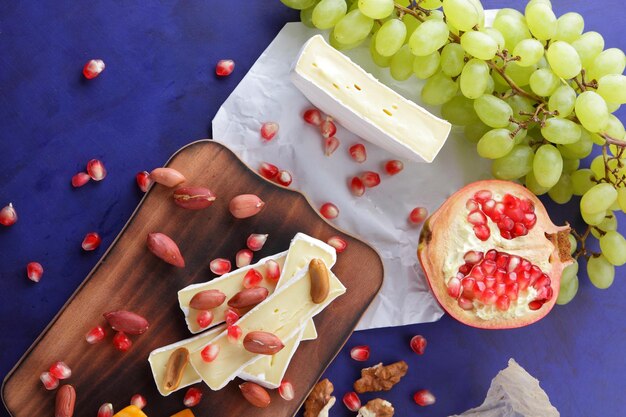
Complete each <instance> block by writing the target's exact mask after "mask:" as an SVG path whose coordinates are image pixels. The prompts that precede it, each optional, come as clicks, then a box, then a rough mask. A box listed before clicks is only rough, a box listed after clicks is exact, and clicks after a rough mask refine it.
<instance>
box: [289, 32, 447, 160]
mask: <svg viewBox="0 0 626 417" xmlns="http://www.w3.org/2000/svg"><path fill="white" fill-rule="evenodd" d="M291 79H292V82H293V83H294V85H295V86H296V87H297V88H298V89H299V90H300V91H301V92H302V93H303V94H304V95H305V96H306V98H307V99H309V101H311V103H313V104H314V105H315V106H316V107H318V108H320V109H321V110H323V111H324V112H325V113H327V114H329V115H331V116H332V117H333V118H335V119H336V120H337V121H338V122H339V123H341V124H342V125H343V126H344V127H345V128H346V129H348V130H350V131H352V132H353V133H355V134H357V135H359V136H360V137H362V138H363V139H366V140H368V141H370V142H372V143H374V144H376V145H378V146H380V147H381V148H384V149H386V150H388V151H389V152H391V153H394V154H396V155H398V156H400V157H402V158H410V159H412V160H414V161H418V162H432V161H433V160H434V159H435V157H436V156H437V154H438V153H439V151H440V150H441V148H442V147H443V145H444V143H445V142H446V139H447V138H448V135H449V133H450V129H451V128H452V126H451V125H450V123H448V122H447V121H445V120H442V119H440V118H438V117H436V116H434V115H433V114H431V113H429V112H428V111H427V110H425V109H423V108H422V107H420V106H418V105H417V104H415V103H414V102H412V101H410V100H407V99H406V98H404V97H402V96H401V95H400V94H398V93H396V92H395V91H393V90H392V89H391V88H389V87H387V86H386V85H384V84H382V83H381V82H379V81H378V80H377V79H376V78H374V77H373V76H372V75H371V74H369V73H368V72H366V71H365V70H363V68H361V67H360V66H359V65H357V64H356V63H354V62H353V61H352V60H350V58H348V57H347V56H345V55H344V54H342V53H341V52H339V51H337V50H336V49H335V48H333V47H332V46H330V45H329V44H328V43H326V41H325V40H324V38H323V37H322V36H321V35H315V36H313V37H311V39H309V40H308V41H307V43H306V44H305V45H304V46H303V48H302V50H301V52H300V54H299V56H298V59H297V61H296V63H295V64H294V67H293V70H292V72H291Z"/></svg>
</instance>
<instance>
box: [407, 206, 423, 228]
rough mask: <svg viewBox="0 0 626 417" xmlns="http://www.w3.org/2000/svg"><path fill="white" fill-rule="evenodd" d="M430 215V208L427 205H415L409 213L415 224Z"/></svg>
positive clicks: (410, 220)
mask: <svg viewBox="0 0 626 417" xmlns="http://www.w3.org/2000/svg"><path fill="white" fill-rule="evenodd" d="M426 217H428V210H427V209H426V207H415V208H414V209H413V210H411V213H409V222H411V223H413V224H420V223H422V222H423V221H424V220H426Z"/></svg>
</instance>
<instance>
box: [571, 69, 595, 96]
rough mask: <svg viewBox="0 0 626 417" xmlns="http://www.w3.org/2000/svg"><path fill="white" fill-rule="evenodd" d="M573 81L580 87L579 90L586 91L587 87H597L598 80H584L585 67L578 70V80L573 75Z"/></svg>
mask: <svg viewBox="0 0 626 417" xmlns="http://www.w3.org/2000/svg"><path fill="white" fill-rule="evenodd" d="M574 82H575V83H576V85H577V86H578V88H579V89H580V91H581V92H582V91H587V89H588V88H593V89H596V90H597V89H598V82H597V81H596V80H591V81H589V82H587V81H585V69H584V68H583V69H582V70H580V80H579V79H578V78H576V77H574Z"/></svg>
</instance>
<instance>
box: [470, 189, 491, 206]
mask: <svg viewBox="0 0 626 417" xmlns="http://www.w3.org/2000/svg"><path fill="white" fill-rule="evenodd" d="M491 195H492V194H491V191H489V190H481V191H478V192H477V193H476V194H474V200H476V201H478V202H479V203H481V204H484V203H485V202H486V201H487V200H490V199H491Z"/></svg>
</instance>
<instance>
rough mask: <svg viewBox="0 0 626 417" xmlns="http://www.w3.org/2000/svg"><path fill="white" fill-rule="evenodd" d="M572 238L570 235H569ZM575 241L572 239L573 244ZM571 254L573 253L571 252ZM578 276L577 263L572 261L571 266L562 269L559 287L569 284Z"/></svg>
mask: <svg viewBox="0 0 626 417" xmlns="http://www.w3.org/2000/svg"><path fill="white" fill-rule="evenodd" d="M569 236H572V235H569ZM575 241H576V239H574V242H575ZM572 253H573V252H572ZM577 274H578V262H577V261H574V262H573V263H572V264H570V265H568V266H566V267H565V269H563V272H562V273H561V285H563V284H569V283H570V282H571V281H572V280H573V279H574V278H575V277H576V275H577Z"/></svg>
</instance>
